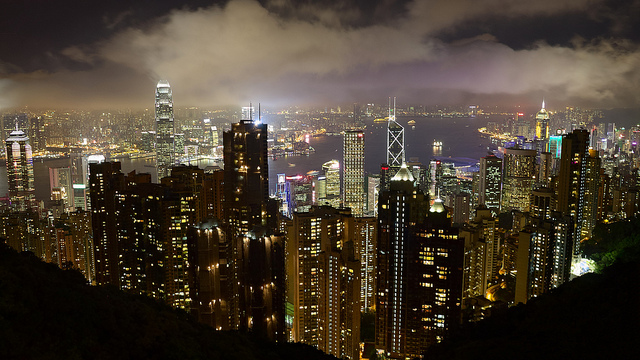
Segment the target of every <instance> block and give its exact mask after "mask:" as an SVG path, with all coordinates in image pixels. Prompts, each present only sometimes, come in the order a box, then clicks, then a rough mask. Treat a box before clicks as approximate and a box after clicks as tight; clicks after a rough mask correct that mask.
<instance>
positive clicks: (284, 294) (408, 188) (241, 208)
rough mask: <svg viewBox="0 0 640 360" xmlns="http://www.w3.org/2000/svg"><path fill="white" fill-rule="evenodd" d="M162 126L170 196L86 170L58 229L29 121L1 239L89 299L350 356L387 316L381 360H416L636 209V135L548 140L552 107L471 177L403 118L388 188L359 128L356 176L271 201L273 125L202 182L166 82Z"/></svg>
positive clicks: (259, 128) (291, 185) (230, 151)
mask: <svg viewBox="0 0 640 360" xmlns="http://www.w3.org/2000/svg"><path fill="white" fill-rule="evenodd" d="M155 115H156V127H155V129H154V130H153V131H149V132H147V134H153V135H154V138H153V140H152V141H151V142H152V143H153V144H154V150H155V152H156V159H157V172H158V179H159V180H158V181H157V182H154V181H152V176H151V174H146V173H136V172H135V171H133V172H130V173H123V172H122V168H121V164H120V163H119V162H114V161H105V159H104V157H102V158H101V157H91V158H86V157H78V158H77V159H72V163H73V164H74V166H73V167H71V168H56V169H51V170H50V174H49V176H50V181H51V199H52V204H53V207H52V209H49V211H48V212H46V214H45V213H44V212H43V210H42V206H40V205H39V204H38V203H37V202H36V201H35V197H34V185H33V183H34V174H33V159H32V148H31V146H32V144H31V143H30V138H29V136H28V135H27V134H26V133H25V131H24V130H21V129H20V126H21V125H20V122H19V121H17V120H16V122H15V128H14V129H13V130H11V131H10V132H9V134H8V136H7V137H6V153H7V175H8V189H9V199H8V200H9V202H8V204H5V205H3V210H2V227H1V228H0V231H1V234H0V235H1V236H2V237H4V238H5V239H6V241H7V242H8V243H9V244H10V245H11V246H13V247H15V248H17V249H21V250H28V251H32V252H34V253H35V254H37V255H38V256H40V257H41V258H43V259H44V260H45V261H49V262H54V263H57V264H58V265H59V266H60V267H61V268H75V269H78V270H79V271H81V272H82V273H83V274H84V275H85V277H86V278H87V280H88V281H89V282H90V283H92V284H96V285H103V284H111V285H114V286H117V287H119V288H120V289H122V290H124V291H128V292H132V293H138V294H146V295H148V296H152V297H154V298H158V299H162V300H163V301H165V302H166V303H168V304H170V305H172V306H174V307H176V308H181V309H185V310H187V311H189V312H191V313H192V314H193V315H194V316H195V317H196V318H197V319H198V320H199V321H201V322H203V323H206V324H209V325H211V326H212V327H214V328H216V329H221V330H243V331H251V332H253V333H255V334H257V335H259V336H263V337H266V338H269V339H272V340H274V341H293V342H302V343H306V344H310V345H313V346H315V347H317V348H318V349H320V350H322V351H324V352H326V353H328V354H333V355H335V356H337V357H339V358H345V359H358V358H360V357H361V356H362V355H363V354H362V349H363V348H366V347H365V346H363V344H362V341H361V314H362V313H366V312H373V313H375V336H374V338H372V339H365V340H366V341H368V342H369V343H370V344H369V345H370V347H373V348H375V351H376V352H378V353H379V354H380V355H384V356H387V357H389V358H398V359H405V358H413V357H420V356H422V355H423V354H424V352H425V350H426V349H427V348H428V347H429V346H430V345H432V344H435V343H438V342H440V341H442V340H443V339H445V338H446V337H447V336H448V335H449V334H450V333H451V331H452V330H453V329H455V328H456V327H458V326H460V325H461V324H462V323H463V322H465V321H476V320H479V319H482V318H484V317H486V316H488V315H489V314H490V312H491V311H492V309H494V308H495V307H500V306H508V305H510V304H517V303H520V302H526V301H527V300H528V299H530V298H531V297H535V296H538V295H540V294H543V293H545V292H547V291H549V290H551V289H553V288H555V287H557V286H559V285H561V284H562V283H564V282H566V281H568V280H569V279H570V278H571V276H572V268H573V269H574V270H575V269H576V268H578V267H579V265H580V263H581V249H580V242H581V241H583V240H584V239H587V238H589V237H590V236H591V232H592V231H593V228H594V226H595V225H596V223H598V222H604V221H615V220H616V219H620V218H624V217H629V216H633V215H636V214H637V213H638V212H639V209H638V204H639V203H640V201H639V200H640V199H639V197H638V196H639V195H638V188H639V187H640V174H639V173H638V163H639V162H640V158H639V157H638V151H637V142H638V140H640V139H638V134H639V131H637V130H636V131H634V132H633V131H632V132H629V133H628V134H630V136H631V137H633V138H632V139H631V141H620V142H619V143H618V144H616V146H613V147H607V146H606V144H607V142H606V141H603V140H599V141H594V140H593V137H594V136H595V134H596V131H597V130H596V129H595V128H592V129H591V130H587V129H585V128H582V127H577V128H576V129H572V130H571V131H560V132H556V134H557V135H551V136H550V134H551V133H553V131H550V126H552V125H551V123H552V122H551V121H552V118H551V114H550V112H548V111H547V110H546V109H544V104H543V109H542V110H540V112H538V114H537V115H536V117H535V127H533V126H525V125H523V124H524V122H526V121H525V120H524V119H523V118H521V117H520V116H517V117H516V118H515V119H512V120H509V123H508V125H505V126H509V127H510V128H512V129H516V131H518V129H520V130H521V129H523V128H527V129H528V128H535V134H533V136H531V137H530V138H525V137H522V138H520V139H519V140H517V141H515V142H514V143H512V144H508V145H507V146H505V147H504V149H503V151H501V152H498V153H497V154H496V155H497V156H496V155H491V156H486V157H484V158H482V159H480V162H479V171H478V172H475V173H474V174H472V175H471V176H470V177H469V176H463V177H461V176H460V175H459V174H458V173H457V172H456V169H455V168H454V167H453V166H451V164H448V163H446V162H440V161H436V160H434V161H431V162H430V163H429V164H428V165H424V164H421V163H419V162H417V161H411V160H410V161H407V159H406V157H405V144H404V141H405V140H404V128H403V126H402V125H401V124H400V123H398V122H397V121H396V118H395V106H394V109H391V106H390V109H389V118H388V120H387V144H386V148H387V157H386V162H385V163H383V164H381V166H380V173H379V174H365V170H364V159H365V156H364V144H365V133H364V132H363V131H362V129H359V128H358V126H357V125H358V122H357V121H356V122H354V123H353V124H354V126H353V128H351V129H347V130H346V131H344V132H343V134H342V136H343V149H342V151H343V163H342V164H340V163H339V161H337V160H334V161H329V162H327V163H325V164H323V165H322V171H317V172H313V173H310V174H307V175H305V176H296V177H288V176H285V175H284V174H281V175H278V179H277V189H276V193H275V195H274V196H270V194H269V181H268V156H269V153H268V143H267V141H268V138H269V133H268V130H267V129H268V128H267V125H266V124H264V123H262V122H261V121H260V120H261V119H260V118H259V117H258V118H257V119H255V120H254V119H252V118H253V115H252V114H251V113H250V114H249V115H247V119H243V120H241V121H239V122H237V123H234V124H232V125H231V126H230V128H229V129H228V130H227V131H224V133H223V159H224V167H223V168H219V167H207V168H204V169H202V168H198V167H197V166H187V165H179V164H178V163H179V161H177V160H176V157H175V155H176V150H175V148H176V134H175V126H174V124H173V122H174V113H173V101H172V92H171V88H170V86H169V84H168V83H167V82H165V81H161V82H159V83H158V85H157V89H156V109H155ZM354 116H355V111H354ZM520 122H522V124H521V123H520ZM27 130H28V129H27ZM554 136H555V137H556V138H554ZM613 136H614V137H616V136H618V134H617V133H616V131H615V130H614V131H613ZM620 139H622V138H620ZM216 142H217V140H216ZM603 143H604V144H605V146H604V147H603V145H602V144H603ZM614 154H615V155H616V156H614ZM611 159H615V161H613V160H611ZM76 184H80V185H81V186H76ZM364 355H366V356H368V354H364Z"/></svg>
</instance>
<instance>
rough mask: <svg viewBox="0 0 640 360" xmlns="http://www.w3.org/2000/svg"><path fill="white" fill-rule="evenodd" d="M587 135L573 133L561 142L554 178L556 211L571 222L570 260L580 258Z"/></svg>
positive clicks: (578, 131) (580, 130)
mask: <svg viewBox="0 0 640 360" xmlns="http://www.w3.org/2000/svg"><path fill="white" fill-rule="evenodd" d="M588 146H589V132H588V131H587V130H583V129H576V130H574V131H573V132H572V133H570V134H567V135H564V136H563V138H562V155H561V157H560V173H559V174H558V189H557V193H558V203H557V206H558V211H559V212H561V213H562V214H563V215H568V216H570V217H571V218H572V220H573V226H574V231H573V235H574V236H573V239H574V241H573V245H574V246H573V247H574V248H573V257H574V261H577V257H578V256H579V254H580V240H582V239H581V233H582V225H583V220H584V218H583V211H584V199H585V185H586V174H587V171H586V169H587V159H588V158H589V149H588Z"/></svg>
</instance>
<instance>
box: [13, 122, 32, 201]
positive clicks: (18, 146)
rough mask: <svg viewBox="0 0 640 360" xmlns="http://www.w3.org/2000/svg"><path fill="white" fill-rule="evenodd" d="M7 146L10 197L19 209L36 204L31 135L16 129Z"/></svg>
mask: <svg viewBox="0 0 640 360" xmlns="http://www.w3.org/2000/svg"><path fill="white" fill-rule="evenodd" d="M6 146H7V180H8V183H9V184H8V185H9V186H8V190H9V198H10V199H11V203H12V204H13V205H14V206H15V207H16V210H18V211H25V210H28V209H31V208H33V207H34V206H35V188H34V185H33V184H34V177H33V157H32V154H31V145H30V144H29V137H27V135H25V133H24V131H22V130H19V129H18V125H17V124H16V129H15V130H14V131H12V132H11V133H10V134H9V137H8V138H7V140H6Z"/></svg>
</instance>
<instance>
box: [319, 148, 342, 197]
mask: <svg viewBox="0 0 640 360" xmlns="http://www.w3.org/2000/svg"><path fill="white" fill-rule="evenodd" d="M322 171H323V172H324V176H325V183H324V184H325V185H324V197H322V198H320V197H319V198H318V202H319V203H320V204H327V205H330V206H333V207H335V208H337V207H339V206H340V163H339V162H338V160H331V161H327V162H326V163H324V164H322Z"/></svg>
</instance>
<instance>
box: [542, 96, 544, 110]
mask: <svg viewBox="0 0 640 360" xmlns="http://www.w3.org/2000/svg"><path fill="white" fill-rule="evenodd" d="M542 108H543V109H544V98H542Z"/></svg>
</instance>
